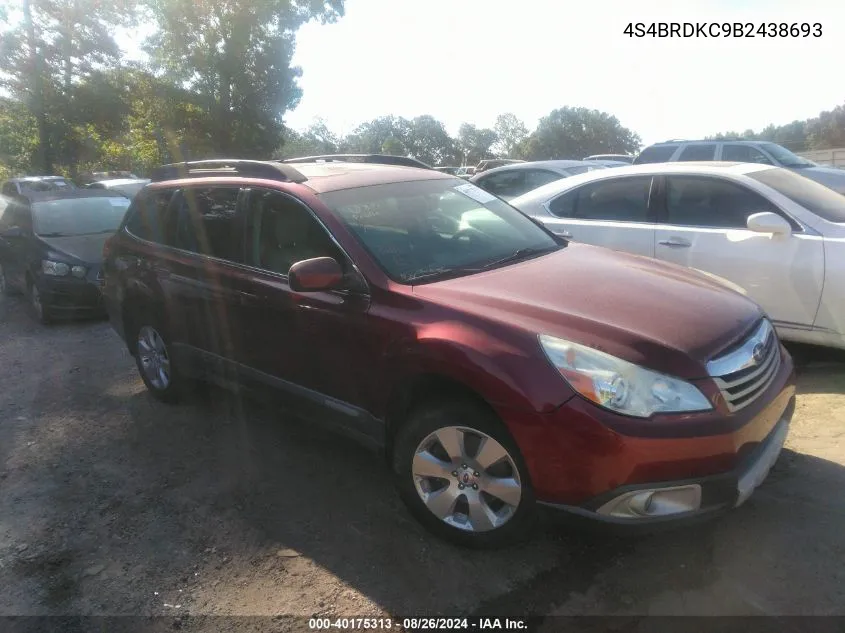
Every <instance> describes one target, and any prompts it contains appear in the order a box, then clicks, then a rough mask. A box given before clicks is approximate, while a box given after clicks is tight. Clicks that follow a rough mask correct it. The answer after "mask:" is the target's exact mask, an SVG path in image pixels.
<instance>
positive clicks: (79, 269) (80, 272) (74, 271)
mask: <svg viewBox="0 0 845 633" xmlns="http://www.w3.org/2000/svg"><path fill="white" fill-rule="evenodd" d="M87 272H88V270H87V269H86V268H85V266H74V267H73V268H71V269H70V274H71V275H73V276H74V277H79V278H80V279H84V278H85V273H87Z"/></svg>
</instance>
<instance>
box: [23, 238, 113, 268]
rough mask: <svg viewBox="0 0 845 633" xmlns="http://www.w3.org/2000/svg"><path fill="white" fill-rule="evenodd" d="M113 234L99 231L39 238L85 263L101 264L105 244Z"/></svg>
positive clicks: (53, 247) (52, 247)
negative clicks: (96, 232) (94, 233)
mask: <svg viewBox="0 0 845 633" xmlns="http://www.w3.org/2000/svg"><path fill="white" fill-rule="evenodd" d="M112 235H113V234H112V233H98V234H96V235H71V236H68V237H41V236H39V237H38V239H40V240H41V241H42V242H44V243H45V244H46V245H47V246H49V247H50V248H51V249H53V250H55V251H59V252H61V253H65V254H67V255H70V256H71V257H74V258H76V259H78V260H80V261H81V262H83V263H85V264H99V263H102V261H103V245H104V244H105V243H106V240H107V239H108V238H109V237H111V236H112Z"/></svg>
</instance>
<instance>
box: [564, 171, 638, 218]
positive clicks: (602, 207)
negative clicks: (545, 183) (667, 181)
mask: <svg viewBox="0 0 845 633" xmlns="http://www.w3.org/2000/svg"><path fill="white" fill-rule="evenodd" d="M651 182H652V178H651V176H642V177H632V178H615V179H612V180H602V181H600V182H596V183H591V184H588V185H584V186H582V187H579V188H578V189H575V190H574V191H569V192H567V193H565V194H563V195H562V196H559V197H557V198H555V199H554V200H552V201H551V203H550V204H549V211H551V212H552V214H554V215H556V216H558V217H564V218H573V219H577V220H604V221H611V222H650V221H651V218H650V214H649V195H650V192H651Z"/></svg>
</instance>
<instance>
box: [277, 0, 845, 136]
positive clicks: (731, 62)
mask: <svg viewBox="0 0 845 633" xmlns="http://www.w3.org/2000/svg"><path fill="white" fill-rule="evenodd" d="M652 21H663V22H671V21H677V22H705V21H706V22H719V23H721V22H735V21H738V22H754V23H760V22H767V23H768V22H788V23H793V22H797V23H802V22H809V23H815V22H819V23H821V24H822V33H823V35H822V37H821V38H812V37H808V38H798V39H792V38H786V39H784V38H775V39H772V38H766V39H763V38H760V37H755V38H753V39H743V40H735V39H721V38H720V39H677V38H675V39H663V40H660V39H651V38H648V39H636V38H634V39H631V38H628V37H627V36H625V35H624V34H623V29H624V28H625V26H626V25H627V24H628V22H646V23H649V22H652ZM843 60H845V2H842V1H841V0H802V1H801V2H795V1H794V0H792V1H781V0H733V1H732V2H727V1H723V0H710V1H709V2H704V1H699V0H683V1H672V0H637V1H632V0H578V1H575V0H522V1H521V2H518V3H517V2H514V1H513V0H424V1H423V0H347V3H346V15H345V16H344V17H343V18H342V19H341V20H339V21H338V22H337V23H336V24H331V25H320V24H316V23H315V24H309V25H306V26H305V27H303V28H302V29H301V31H300V32H299V35H298V38H297V52H296V55H295V57H294V62H295V63H296V64H297V65H299V66H301V67H302V70H303V76H302V78H301V86H302V87H303V89H304V96H303V98H302V101H301V102H300V104H299V106H298V107H297V108H296V110H294V111H292V112H289V113H288V114H287V115H286V117H285V120H286V122H287V123H288V124H289V125H291V126H292V127H295V128H302V127H305V126H307V125H308V124H309V123H311V122H312V121H313V120H314V119H315V118H316V117H322V118H323V119H325V121H326V122H327V124H328V125H329V127H330V128H332V129H334V130H335V131H337V132H340V133H345V132H348V131H350V130H351V129H352V128H353V127H354V126H355V125H356V124H358V123H360V122H361V121H364V120H368V119H372V118H374V117H376V116H379V115H383V114H396V115H401V116H405V117H413V116H416V115H420V114H431V115H433V116H435V117H436V118H438V119H440V120H442V121H443V122H444V123H445V124H446V126H447V128H448V129H449V131H450V132H452V133H455V132H456V131H457V128H458V126H459V125H460V124H461V123H462V122H464V121H469V122H472V123H475V124H477V125H485V126H486V125H492V123H493V121H494V120H495V117H496V115H497V114H499V113H502V112H513V113H514V114H516V115H517V116H519V117H520V118H521V119H523V120H524V121H525V122H526V124H527V125H528V126H529V127H533V125H534V124H535V123H536V122H537V119H538V118H539V117H541V116H543V115H545V114H547V113H548V112H549V111H551V110H552V109H554V108H557V107H561V106H564V105H569V106H585V107H589V108H597V109H600V110H604V111H607V112H610V113H612V114H614V115H616V116H617V117H618V118H619V120H620V121H621V122H622V124H623V125H625V126H627V127H629V128H631V129H633V130H634V131H635V132H638V133H639V134H640V135H641V137H642V139H643V141H644V142H645V143H646V144H648V143H652V142H655V141H660V140H666V139H668V138H693V137H700V136H703V135H706V134H711V133H715V132H719V131H728V130H735V131H740V132H741V131H743V130H745V129H747V128H753V129H759V128H762V127H764V126H765V125H767V124H768V123H777V124H780V123H787V122H790V121H793V120H795V119H804V118H808V117H811V116H815V115H817V114H818V113H819V112H820V111H822V110H829V109H831V108H833V107H834V106H836V105H839V104H842V103H843V102H845V82H843V80H842V70H841V66H842V63H843Z"/></svg>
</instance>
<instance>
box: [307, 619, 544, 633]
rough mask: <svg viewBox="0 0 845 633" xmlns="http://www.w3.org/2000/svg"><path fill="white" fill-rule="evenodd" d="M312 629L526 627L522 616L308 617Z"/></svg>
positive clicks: (437, 629)
mask: <svg viewBox="0 0 845 633" xmlns="http://www.w3.org/2000/svg"><path fill="white" fill-rule="evenodd" d="M308 628H309V629H310V630H312V631H329V630H341V631H343V630H345V631H364V630H374V631H375V630H390V629H396V630H399V631H453V630H455V631H522V630H527V629H528V628H529V626H528V621H527V619H525V618H482V617H473V618H426V617H419V618H402V619H401V620H400V619H395V620H394V619H391V618H328V617H323V618H311V619H309V620H308Z"/></svg>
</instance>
